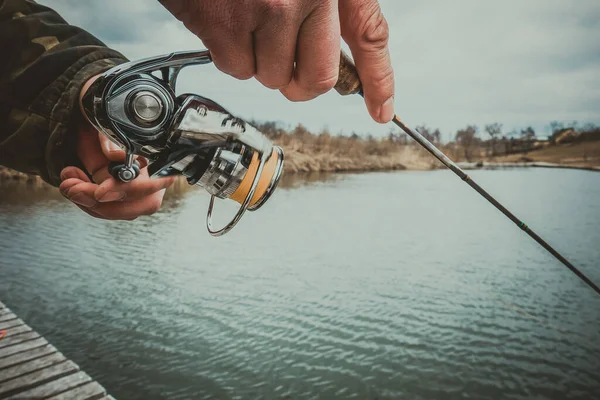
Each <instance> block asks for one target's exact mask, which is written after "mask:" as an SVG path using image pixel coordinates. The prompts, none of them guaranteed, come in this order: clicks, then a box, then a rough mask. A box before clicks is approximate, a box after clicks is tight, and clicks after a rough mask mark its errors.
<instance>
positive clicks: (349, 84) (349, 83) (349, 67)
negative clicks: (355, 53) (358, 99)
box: [335, 50, 363, 96]
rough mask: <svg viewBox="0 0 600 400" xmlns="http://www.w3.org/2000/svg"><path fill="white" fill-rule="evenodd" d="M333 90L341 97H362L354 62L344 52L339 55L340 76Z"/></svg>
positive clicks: (360, 84)
mask: <svg viewBox="0 0 600 400" xmlns="http://www.w3.org/2000/svg"><path fill="white" fill-rule="evenodd" d="M335 90H336V91H337V92H338V93H339V94H341V95H342V96H348V95H351V94H360V95H361V96H362V94H363V90H362V82H361V81H360V77H359V75H358V70H357V69H356V66H355V65H354V61H352V59H351V58H350V56H348V55H347V54H346V53H345V52H344V50H342V51H341V53H340V74H339V78H338V81H337V83H336V85H335Z"/></svg>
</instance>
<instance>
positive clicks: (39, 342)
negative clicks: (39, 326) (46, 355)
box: [0, 337, 48, 360]
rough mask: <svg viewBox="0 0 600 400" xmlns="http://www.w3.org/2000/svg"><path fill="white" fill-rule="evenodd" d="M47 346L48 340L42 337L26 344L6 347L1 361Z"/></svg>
mask: <svg viewBox="0 0 600 400" xmlns="http://www.w3.org/2000/svg"><path fill="white" fill-rule="evenodd" d="M46 344H48V342H47V341H46V339H44V338H42V337H40V338H37V339H34V340H30V341H28V342H25V343H19V344H16V345H14V346H9V347H5V348H3V349H2V350H1V351H0V360H2V359H3V358H4V357H8V356H12V355H13V354H17V353H21V352H24V351H27V350H30V349H35V348H36V347H42V346H43V345H46Z"/></svg>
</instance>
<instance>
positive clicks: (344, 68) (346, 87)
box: [335, 51, 600, 295]
mask: <svg viewBox="0 0 600 400" xmlns="http://www.w3.org/2000/svg"><path fill="white" fill-rule="evenodd" d="M335 89H336V91H337V92H338V93H339V94H341V95H342V96H347V95H354V94H359V95H360V96H361V97H363V98H364V92H363V88H362V83H361V81H360V77H359V75H358V71H357V69H356V66H355V65H354V62H353V61H352V60H351V59H350V57H348V55H346V53H344V52H343V51H342V52H341V55H340V73H339V78H338V82H337V84H336V86H335ZM392 122H393V123H394V124H396V125H397V126H398V127H399V128H400V129H402V130H403V131H404V132H405V133H406V134H407V135H409V136H410V137H411V138H413V139H414V140H415V141H416V142H417V143H419V144H420V145H421V146H423V147H424V148H425V149H426V150H427V151H428V152H429V153H431V154H432V155H433V156H434V157H435V158H437V159H438V160H439V161H440V162H441V163H442V164H444V165H445V166H446V167H447V168H448V169H450V170H451V171H452V172H454V173H455V174H456V175H458V177H459V178H460V179H462V180H463V181H464V182H465V183H467V184H468V185H469V186H471V187H472V188H473V189H474V190H475V191H476V192H477V193H479V194H480V195H481V196H483V197H484V198H485V199H486V200H488V201H489V202H490V203H492V205H493V206H494V207H496V208H497V209H498V210H499V211H500V212H502V213H503V214H504V215H505V216H507V217H508V218H509V219H510V220H511V221H513V222H514V223H515V224H516V225H517V226H518V227H519V228H521V230H523V231H524V232H525V233H527V234H528V235H529V236H530V237H531V238H533V240H535V241H536V242H538V243H539V244H540V245H541V246H542V247H543V248H545V249H546V250H547V251H548V252H549V253H550V254H552V255H553V256H554V257H555V258H556V259H557V260H559V261H560V262H562V263H563V264H564V265H565V266H566V267H567V268H569V269H570V270H571V272H573V273H574V274H575V275H577V277H579V279H581V280H582V281H583V282H585V283H586V284H587V285H588V286H589V287H590V288H591V289H592V290H594V291H595V292H596V293H597V294H598V295H600V287H598V285H596V284H595V283H594V282H593V281H592V280H591V279H589V278H588V277H587V276H586V275H585V274H584V273H583V272H581V271H580V270H579V269H578V268H576V267H575V266H574V265H573V264H571V263H570V262H569V261H568V260H567V259H566V258H565V257H563V256H562V255H561V254H560V253H559V252H558V251H556V250H555V249H554V248H553V247H552V246H550V245H549V244H548V243H547V242H546V241H545V240H543V239H542V238H541V237H539V236H538V235H537V234H536V233H535V232H534V231H533V230H532V229H531V228H530V227H529V226H528V225H527V224H526V223H525V222H523V221H522V220H520V219H519V218H517V217H515V216H514V215H513V214H512V213H511V212H510V211H508V209H506V207H504V206H503V205H502V204H500V203H499V202H498V201H497V200H496V199H495V198H494V197H492V196H491V195H490V194H489V193H488V192H486V191H485V190H484V189H483V188H482V187H481V186H479V185H478V184H477V183H476V182H475V181H474V180H473V179H472V178H471V177H470V176H469V175H467V174H466V173H465V172H464V171H463V170H462V169H461V168H460V167H459V166H458V165H456V164H455V163H454V162H453V161H452V160H450V159H449V158H448V157H447V156H446V155H445V154H444V153H442V152H441V151H440V150H439V149H438V148H437V147H435V146H434V145H433V144H432V143H431V142H430V141H429V140H427V139H426V138H425V137H424V136H423V135H421V134H420V133H419V132H417V131H415V130H412V129H410V128H409V127H408V126H406V125H405V124H404V122H402V121H401V120H400V118H398V116H397V115H394V118H393V120H392Z"/></svg>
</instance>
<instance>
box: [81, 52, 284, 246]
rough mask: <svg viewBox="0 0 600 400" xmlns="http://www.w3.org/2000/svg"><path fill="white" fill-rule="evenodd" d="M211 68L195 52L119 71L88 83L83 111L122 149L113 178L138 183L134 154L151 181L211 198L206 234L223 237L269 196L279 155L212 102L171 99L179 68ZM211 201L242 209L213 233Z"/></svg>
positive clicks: (279, 163)
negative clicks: (183, 182) (175, 180)
mask: <svg viewBox="0 0 600 400" xmlns="http://www.w3.org/2000/svg"><path fill="white" fill-rule="evenodd" d="M210 62H212V60H211V58H210V53H209V52H208V51H200V52H178V53H172V54H169V55H165V56H159V57H153V58H148V59H143V60H140V61H135V62H129V63H125V64H122V65H119V66H117V67H114V68H112V69H110V70H108V71H106V72H105V73H104V74H102V75H101V76H100V77H99V78H98V79H96V80H95V81H94V82H93V83H92V85H91V86H90V88H89V89H88V90H87V92H86V93H85V94H84V95H83V97H82V105H83V109H84V113H85V116H86V117H87V119H88V120H89V121H90V123H91V124H92V125H93V126H94V127H95V128H96V129H98V130H99V131H100V132H102V133H103V134H105V135H106V136H107V137H108V138H109V139H110V140H112V141H113V142H114V143H116V144H117V145H119V146H120V147H121V148H123V149H124V150H125V151H126V154H127V156H126V158H125V160H124V163H122V164H119V163H112V164H111V165H110V166H109V170H110V171H111V174H112V175H113V176H114V177H115V179H118V180H120V181H122V182H130V181H132V180H134V179H136V178H137V176H138V175H139V165H136V162H135V161H134V156H135V155H139V156H143V157H145V158H146V159H148V161H149V166H148V172H149V174H150V176H151V177H161V176H172V175H183V176H184V177H186V178H187V180H188V183H189V184H190V185H197V186H200V187H203V188H204V189H205V190H206V191H208V192H209V193H210V194H211V200H210V204H209V207H208V213H207V220H206V224H207V229H208V231H209V232H210V234H211V235H213V236H221V235H224V234H225V233H227V232H229V231H231V229H233V227H234V226H235V225H236V224H237V223H238V222H239V221H240V219H241V218H242V216H243V215H244V213H245V212H246V211H256V210H258V209H259V208H261V207H262V206H263V205H264V204H265V203H266V202H267V200H268V199H269V198H270V197H271V196H272V195H273V192H274V191H275V190H276V188H277V185H278V183H279V180H280V178H281V175H282V173H283V165H284V152H283V149H282V148H281V147H278V146H274V145H273V144H272V143H271V141H270V140H269V139H268V138H267V137H265V136H264V135H263V134H262V133H261V132H259V131H258V130H257V129H256V128H254V127H253V126H251V125H250V124H248V123H246V122H245V121H243V120H241V119H239V118H236V117H234V116H233V115H232V114H230V113H229V112H228V111H227V110H225V109H224V108H223V107H221V106H220V105H219V104H217V103H215V102H214V101H212V100H210V99H207V98H205V97H202V96H198V95H195V94H183V95H180V96H178V97H177V96H176V95H175V86H176V83H177V77H178V74H179V72H180V71H181V69H182V68H184V67H186V66H190V65H199V64H208V63H210ZM157 72H158V73H160V74H161V75H162V79H161V78H158V77H156V76H155V74H156V73H157ZM216 198H220V199H230V200H233V201H235V202H237V203H239V204H240V209H239V211H238V212H237V214H236V215H235V217H234V218H233V220H232V221H231V222H229V223H228V224H227V225H226V226H225V227H224V228H222V229H219V230H214V229H213V227H212V213H213V209H214V204H215V200H216Z"/></svg>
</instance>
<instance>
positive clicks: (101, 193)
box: [94, 169, 176, 203]
mask: <svg viewBox="0 0 600 400" xmlns="http://www.w3.org/2000/svg"><path fill="white" fill-rule="evenodd" d="M175 179H176V178H175V177H165V178H154V179H153V178H150V177H149V176H148V171H147V170H146V169H144V170H142V172H141V173H140V176H138V177H137V178H136V179H134V180H133V181H131V182H127V183H123V182H120V181H117V180H116V179H114V178H113V177H110V178H109V179H106V180H105V181H104V182H103V183H102V184H101V185H100V186H98V188H97V189H96V191H95V192H94V198H95V199H96V200H98V201H99V202H101V203H106V202H112V201H122V200H124V199H127V200H139V199H143V198H145V197H147V196H150V195H152V194H154V193H156V192H158V191H160V190H163V189H166V188H168V187H170V186H171V185H172V184H173V183H174V182H175Z"/></svg>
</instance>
